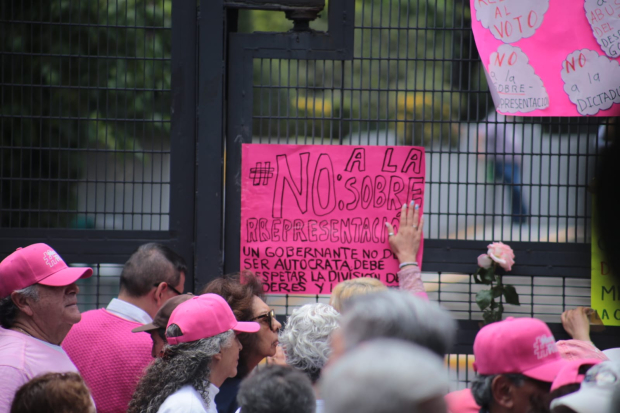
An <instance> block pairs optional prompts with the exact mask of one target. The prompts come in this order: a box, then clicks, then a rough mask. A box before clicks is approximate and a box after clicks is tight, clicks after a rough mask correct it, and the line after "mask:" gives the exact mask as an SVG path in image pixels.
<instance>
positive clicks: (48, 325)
mask: <svg viewBox="0 0 620 413" xmlns="http://www.w3.org/2000/svg"><path fill="white" fill-rule="evenodd" d="M38 290H39V299H38V300H37V301H34V302H31V303H30V308H31V309H32V311H33V316H32V319H33V321H34V322H35V323H36V324H37V325H38V326H39V328H41V329H42V330H45V331H47V332H48V335H50V337H59V338H60V341H62V339H64V337H65V336H66V335H67V333H68V332H69V330H70V329H71V326H72V325H73V324H75V323H77V322H78V321H80V320H81V318H82V315H81V314H80V310H79V309H78V306H77V293H78V292H79V291H80V289H79V287H78V286H77V285H76V284H75V283H73V284H70V285H67V286H66V287H48V286H46V285H41V284H39V286H38Z"/></svg>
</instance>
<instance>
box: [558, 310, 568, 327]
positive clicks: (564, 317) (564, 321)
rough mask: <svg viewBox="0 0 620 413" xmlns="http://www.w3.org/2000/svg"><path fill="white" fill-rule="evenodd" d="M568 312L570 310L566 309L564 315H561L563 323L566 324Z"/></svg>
mask: <svg viewBox="0 0 620 413" xmlns="http://www.w3.org/2000/svg"><path fill="white" fill-rule="evenodd" d="M567 312H568V311H564V312H563V313H562V315H561V316H560V320H562V324H566V313H567Z"/></svg>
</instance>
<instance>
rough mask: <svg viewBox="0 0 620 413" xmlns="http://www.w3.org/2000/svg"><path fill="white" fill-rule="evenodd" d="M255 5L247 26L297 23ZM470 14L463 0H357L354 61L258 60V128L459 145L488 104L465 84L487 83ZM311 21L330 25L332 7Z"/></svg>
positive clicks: (304, 135) (306, 135)
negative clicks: (381, 134)
mask: <svg viewBox="0 0 620 413" xmlns="http://www.w3.org/2000/svg"><path fill="white" fill-rule="evenodd" d="M246 13H247V15H246V16H244V17H242V19H241V30H242V31H247V32H251V31H285V30H288V29H290V27H292V24H291V23H290V22H288V21H286V20H285V19H284V14H283V13H276V12H267V11H251V12H246ZM470 18H471V16H470V10H469V2H464V1H461V0H439V1H426V0H419V1H398V0H392V1H381V0H357V1H356V15H355V26H356V30H355V50H354V60H353V61H345V62H341V61H335V62H334V61H286V60H271V59H270V60H259V59H257V60H256V61H255V71H254V83H255V90H254V103H255V110H254V113H255V116H256V118H255V120H254V125H253V126H254V130H253V132H254V135H255V136H261V137H263V138H266V137H269V138H274V137H275V138H285V137H287V136H288V137H293V138H295V137H297V141H312V142H320V141H322V140H325V139H330V140H335V141H338V139H339V137H342V136H346V135H353V136H354V135H358V136H363V135H364V134H367V133H368V132H369V131H385V132H387V133H388V134H389V133H392V134H393V135H395V136H396V137H397V140H398V142H399V143H406V144H416V145H427V146H430V145H448V144H452V145H454V144H456V142H457V140H458V130H459V129H458V125H459V122H460V121H461V120H464V119H468V118H471V115H470V114H469V112H470V110H472V109H474V110H475V107H476V105H478V102H471V101H470V100H468V98H469V97H466V95H465V94H462V93H460V91H461V90H466V89H470V90H471V89H473V90H480V87H482V88H483V89H484V90H485V89H486V81H484V76H481V72H480V66H479V65H478V64H477V60H478V59H477V53H476V51H475V47H473V39H472V37H471V29H470V26H471V21H470ZM311 27H312V28H313V29H315V30H327V16H326V12H324V13H323V15H322V16H321V18H320V19H318V20H317V21H316V22H313V23H312V24H311ZM371 135H372V134H371ZM370 142H372V140H370ZM379 143H381V141H380V140H379Z"/></svg>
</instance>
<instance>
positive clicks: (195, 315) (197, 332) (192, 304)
mask: <svg viewBox="0 0 620 413" xmlns="http://www.w3.org/2000/svg"><path fill="white" fill-rule="evenodd" d="M172 324H176V325H178V326H179V327H180V328H181V332H182V333H183V335H181V336H179V337H168V336H167V335H166V337H167V338H168V343H169V344H173V345H174V344H179V343H188V342H190V341H196V340H200V339H203V338H208V337H213V336H216V335H218V334H222V333H223V332H225V331H228V330H233V331H235V332H238V333H256V332H257V331H258V330H260V324H258V323H255V322H253V321H249V322H247V321H246V322H243V321H237V319H236V318H235V315H234V314H233V312H232V310H231V309H230V306H229V305H228V303H227V302H226V300H224V299H223V298H222V297H221V296H219V295H217V294H203V295H198V296H196V297H193V298H191V299H189V300H187V301H185V302H184V303H181V304H179V306H178V307H177V308H175V309H174V311H173V312H172V314H171V315H170V320H168V327H170V325H172Z"/></svg>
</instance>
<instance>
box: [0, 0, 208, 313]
mask: <svg viewBox="0 0 620 413" xmlns="http://www.w3.org/2000/svg"><path fill="white" fill-rule="evenodd" d="M190 6H191V5H190ZM186 9H188V8H187V7H186ZM189 11H190V19H191V18H192V17H191V12H192V11H193V14H194V17H193V19H194V20H195V14H196V11H195V7H190V8H189ZM184 12H185V13H187V12H186V10H183V9H182V8H181V7H179V10H178V14H179V15H180V17H183V14H184ZM172 21H173V16H172V1H171V0H156V1H146V0H116V1H113V2H110V1H103V0H76V1H62V0H51V1H48V2H35V1H30V0H28V1H17V0H7V1H3V2H1V4H0V131H1V136H2V137H1V142H0V193H1V197H0V199H1V205H0V252H1V253H2V255H7V254H8V253H9V252H11V251H13V250H14V249H15V248H16V247H18V246H23V245H26V244H29V243H33V242H42V241H43V242H48V243H50V244H52V245H53V246H54V247H55V248H56V249H57V250H58V251H59V253H60V254H61V255H62V256H63V257H65V259H66V260H68V261H69V262H74V263H92V265H93V266H95V267H96V268H100V264H101V265H103V266H105V265H108V264H119V263H122V262H124V261H125V260H126V259H127V257H128V256H129V254H131V252H132V251H133V250H134V249H135V248H136V247H137V246H138V245H140V244H141V243H144V242H149V241H157V242H164V243H167V244H169V245H171V246H175V247H176V249H178V250H180V251H179V252H180V253H181V254H182V255H184V256H185V258H186V260H188V262H190V263H192V262H193V251H192V250H191V243H192V241H193V229H192V224H193V217H192V215H193V173H194V171H193V170H192V169H189V170H187V171H186V170H185V169H184V165H182V161H181V166H180V167H179V166H175V165H174V164H175V163H177V164H178V161H172V157H173V156H172V155H171V154H172V153H173V152H174V153H175V155H174V157H175V158H176V159H177V160H178V159H182V158H184V157H186V156H188V153H189V156H190V157H192V158H193V153H194V150H195V149H194V146H195V143H194V142H195V138H194V136H192V135H190V136H188V139H189V140H188V142H189V143H190V145H189V146H188V145H186V144H184V142H182V140H180V139H178V140H177V141H173V140H172V139H171V136H172V135H173V134H174V133H175V131H176V133H177V134H178V133H179V131H181V130H182V128H183V126H182V125H181V126H175V127H173V126H172V120H173V117H174V116H175V115H174V112H173V111H171V107H173V106H174V104H176V105H181V106H183V105H187V104H186V103H185V102H184V101H183V100H177V102H174V104H173V102H172V97H173V96H172V95H173V94H172V71H173V69H175V68H176V70H177V72H179V74H184V71H185V72H187V73H191V71H193V70H195V68H194V67H193V66H195V65H192V66H190V68H188V69H183V62H174V63H173V61H172V57H171V55H172V49H173V47H172V45H173V43H175V42H177V43H179V40H181V43H182V42H186V43H187V44H188V47H189V48H190V51H191V54H192V56H193V55H195V48H194V47H193V46H192V42H194V43H195V41H196V40H195V39H194V38H195V33H194V32H192V31H191V30H189V31H187V34H184V33H183V32H180V31H178V32H177V33H175V34H174V35H173V34H172ZM187 35H189V36H187ZM187 37H189V38H190V39H191V40H190V41H189V42H188V41H187ZM178 49H179V50H177V52H176V53H177V55H178V56H181V57H183V49H182V48H178ZM177 60H178V59H177ZM180 68H181V69H180ZM190 76H191V75H190ZM176 90H177V93H179V92H182V91H183V85H182V84H178V83H177V85H176ZM188 100H189V101H190V102H193V100H195V99H194V97H193V96H192V95H191V94H189V95H188ZM187 107H188V109H189V110H190V112H191V111H192V108H191V106H187ZM177 117H178V115H177ZM177 123H179V122H177ZM175 177H176V178H175ZM175 180H176V181H175ZM173 182H176V183H177V184H176V188H175V189H172V183H173ZM185 205H187V206H185ZM175 211H176V212H175ZM175 217H176V218H175ZM185 217H186V218H185ZM173 221H174V222H173ZM181 228H182V229H183V231H180V230H179V229H181ZM188 247H189V248H188ZM104 272H105V271H103V272H101V274H103V273H104ZM97 274H99V272H97ZM96 278H97V280H98V281H97V285H99V276H97V277H96ZM88 282H91V281H88ZM97 291H98V292H99V289H97ZM93 302H96V303H98V304H99V303H101V301H100V299H99V298H97V299H96V300H94V301H93Z"/></svg>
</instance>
